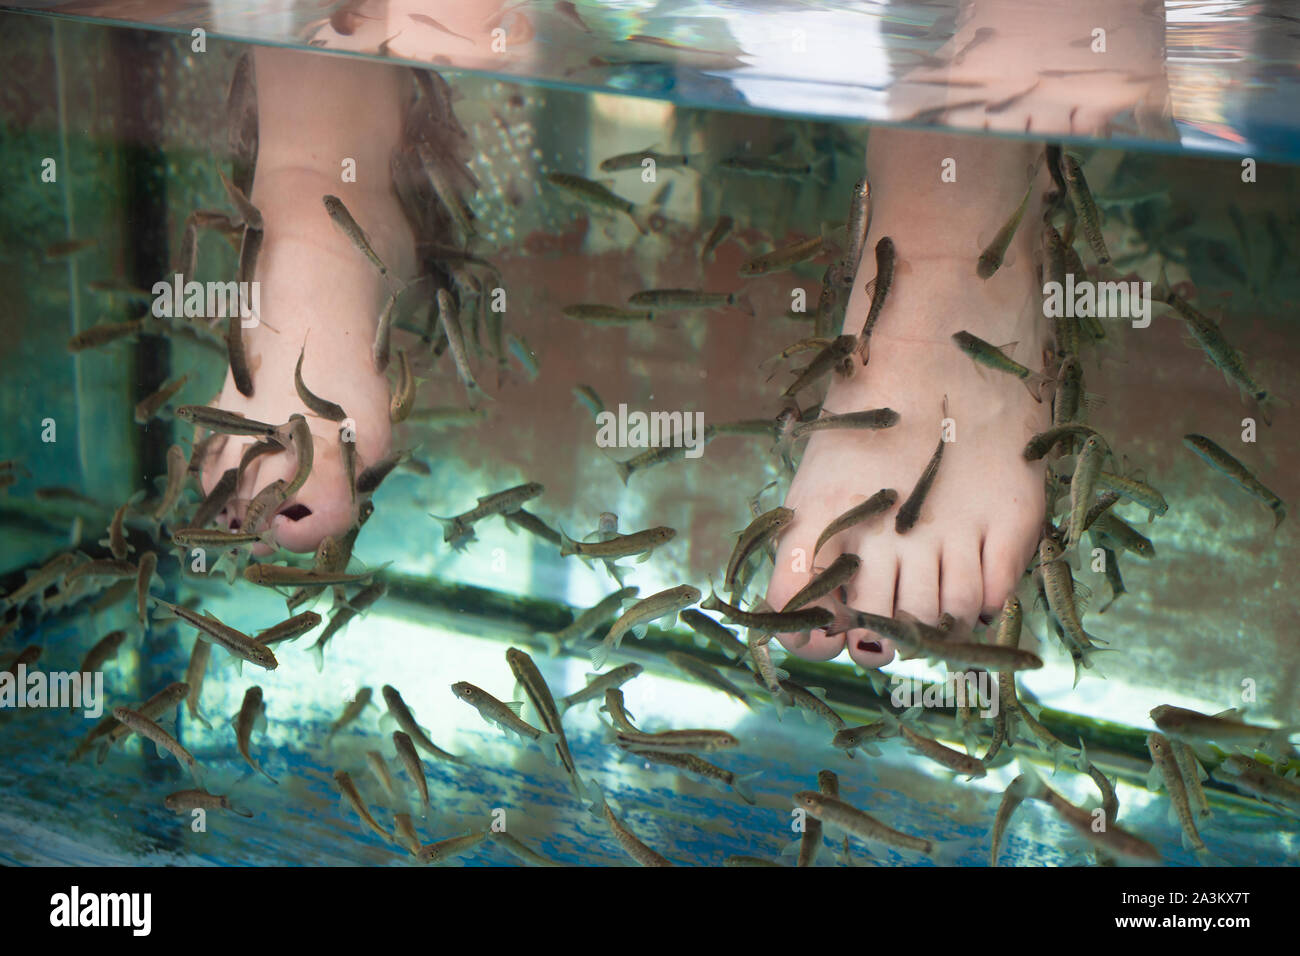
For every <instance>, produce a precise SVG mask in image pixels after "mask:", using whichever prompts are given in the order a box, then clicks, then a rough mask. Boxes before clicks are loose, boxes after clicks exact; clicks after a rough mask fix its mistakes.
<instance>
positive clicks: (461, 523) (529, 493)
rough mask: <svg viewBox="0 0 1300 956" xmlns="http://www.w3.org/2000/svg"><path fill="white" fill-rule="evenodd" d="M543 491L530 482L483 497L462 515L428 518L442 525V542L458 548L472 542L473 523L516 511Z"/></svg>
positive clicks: (533, 482) (540, 487) (537, 485)
mask: <svg viewBox="0 0 1300 956" xmlns="http://www.w3.org/2000/svg"><path fill="white" fill-rule="evenodd" d="M545 490H546V489H545V487H544V486H543V485H541V484H540V483H538V482H535V481H530V482H526V483H525V484H522V485H515V486H514V487H512V488H507V489H506V490H505V491H498V492H495V493H493V494H490V495H483V496H482V497H480V498H479V499H478V504H477V505H475V506H474V507H473V508H471V509H470V510H469V511H466V512H464V513H463V514H459V515H456V516H454V517H451V518H441V517H439V516H438V515H430V516H429V517H431V518H433V519H434V520H435V521H437V522H438V523H439V524H441V525H442V540H443V541H444V542H446V543H448V544H450V545H451V546H452V547H455V548H459V547H463V546H464V544H466V543H468V542H470V541H473V540H474V537H475V536H474V523H475V522H476V521H481V520H482V519H484V518H487V517H490V516H492V515H497V514H508V513H509V512H511V511H518V510H519V509H520V508H521V507H522V506H523V504H524V502H527V501H531V500H532V499H533V498H536V497H537V496H538V495H540V494H542V492H544V491H545Z"/></svg>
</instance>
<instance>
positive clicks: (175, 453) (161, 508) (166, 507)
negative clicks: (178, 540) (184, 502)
mask: <svg viewBox="0 0 1300 956" xmlns="http://www.w3.org/2000/svg"><path fill="white" fill-rule="evenodd" d="M188 477H189V462H188V460H187V459H186V457H185V450H184V449H183V448H181V446H180V445H172V446H171V447H170V448H168V449H167V484H166V486H165V487H164V489H163V496H162V500H161V501H159V502H158V507H157V508H156V509H154V513H153V519H154V521H155V522H159V523H161V522H162V521H163V520H165V519H166V517H167V516H168V515H169V514H171V512H172V509H173V508H175V507H176V502H177V501H179V500H180V497H181V492H182V491H184V490H185V479H186V478H188Z"/></svg>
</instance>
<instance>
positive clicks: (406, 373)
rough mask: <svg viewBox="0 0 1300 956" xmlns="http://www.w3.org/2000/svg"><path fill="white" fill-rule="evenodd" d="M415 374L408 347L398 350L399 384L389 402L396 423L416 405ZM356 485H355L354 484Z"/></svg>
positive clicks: (389, 411)
mask: <svg viewBox="0 0 1300 956" xmlns="http://www.w3.org/2000/svg"><path fill="white" fill-rule="evenodd" d="M415 385H416V382H415V376H414V375H412V374H411V360H410V359H409V358H407V355H406V349H398V350H397V384H396V385H395V386H394V388H393V397H392V400H391V401H390V402H389V404H388V420H389V421H390V422H392V423H393V424H394V425H397V424H399V423H401V422H404V421H406V419H407V418H408V417H409V416H410V414H411V410H412V409H413V408H414V407H415ZM354 487H355V486H354Z"/></svg>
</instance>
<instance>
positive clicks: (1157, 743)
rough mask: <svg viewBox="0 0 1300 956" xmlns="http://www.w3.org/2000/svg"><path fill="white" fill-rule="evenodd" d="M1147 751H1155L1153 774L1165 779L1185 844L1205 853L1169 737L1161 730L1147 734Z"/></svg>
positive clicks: (1152, 755)
mask: <svg viewBox="0 0 1300 956" xmlns="http://www.w3.org/2000/svg"><path fill="white" fill-rule="evenodd" d="M1147 751H1148V752H1149V753H1150V754H1151V762H1152V764H1153V765H1154V766H1153V767H1152V776H1153V777H1154V776H1159V777H1160V778H1161V779H1162V780H1163V782H1164V787H1165V793H1167V794H1168V795H1169V802H1170V803H1172V804H1173V809H1174V814H1175V816H1177V818H1178V824H1179V826H1181V827H1182V830H1183V846H1184V847H1186V848H1187V849H1189V850H1193V851H1194V852H1195V853H1196V854H1197V856H1202V857H1203V856H1204V855H1205V854H1207V853H1208V852H1209V850H1208V849H1207V847H1206V846H1205V841H1204V840H1202V839H1201V834H1200V833H1199V832H1198V831H1197V829H1196V821H1195V820H1193V819H1192V806H1191V802H1190V800H1189V799H1188V796H1187V785H1186V782H1185V781H1184V780H1183V776H1182V774H1181V773H1179V771H1178V761H1177V760H1176V759H1175V758H1174V751H1173V747H1172V745H1171V742H1170V740H1169V738H1167V737H1165V736H1164V735H1163V734H1158V733H1150V734H1147Z"/></svg>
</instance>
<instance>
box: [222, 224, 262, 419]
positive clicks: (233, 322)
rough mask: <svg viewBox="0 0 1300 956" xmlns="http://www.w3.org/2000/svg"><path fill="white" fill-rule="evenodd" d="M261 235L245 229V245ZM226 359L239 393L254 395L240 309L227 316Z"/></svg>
mask: <svg viewBox="0 0 1300 956" xmlns="http://www.w3.org/2000/svg"><path fill="white" fill-rule="evenodd" d="M249 235H255V236H261V233H260V232H257V233H250V232H249V231H248V230H245V231H244V236H245V239H244V247H245V249H248V248H249V247H250V244H249V242H248V236H249ZM250 255H251V253H250ZM243 258H244V257H243V255H242V254H241V256H240V272H241V273H242V272H243V270H244V265H243ZM225 342H226V359H227V361H228V362H229V363H230V377H231V379H232V380H233V381H234V383H235V388H236V389H238V390H239V394H241V395H245V396H248V397H249V398H251V397H252V395H253V371H252V368H251V367H250V366H249V364H248V353H247V352H246V351H245V349H244V332H243V318H242V317H241V315H240V313H239V310H236V311H234V312H232V313H231V314H230V315H229V316H227V317H226V337H225Z"/></svg>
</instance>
